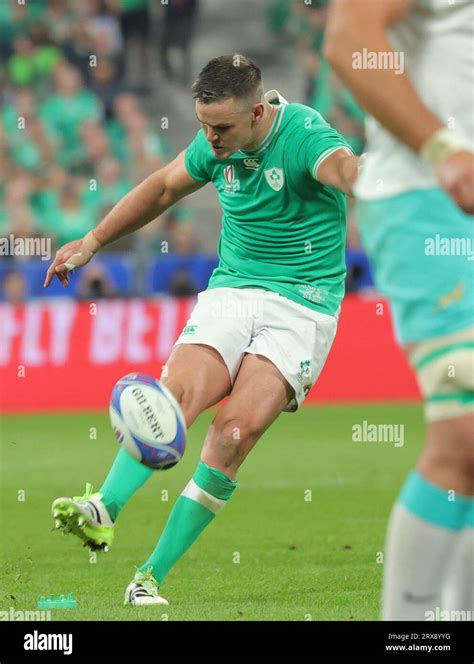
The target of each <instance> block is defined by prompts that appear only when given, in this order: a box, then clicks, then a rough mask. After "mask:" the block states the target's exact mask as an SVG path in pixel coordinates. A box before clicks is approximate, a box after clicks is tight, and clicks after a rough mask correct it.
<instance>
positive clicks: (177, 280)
mask: <svg viewBox="0 0 474 664" xmlns="http://www.w3.org/2000/svg"><path fill="white" fill-rule="evenodd" d="M168 293H169V294H170V295H172V296H173V297H191V296H192V295H196V294H197V290H196V286H195V285H194V279H193V277H192V275H191V272H190V271H189V270H187V269H185V268H182V269H179V270H177V271H176V272H175V273H174V274H173V276H172V277H171V279H170V280H169V282H168Z"/></svg>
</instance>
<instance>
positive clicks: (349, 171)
mask: <svg viewBox="0 0 474 664" xmlns="http://www.w3.org/2000/svg"><path fill="white" fill-rule="evenodd" d="M363 158H364V156H363V155H361V156H360V157H357V156H356V155H353V154H352V152H349V150H347V149H346V148H340V149H339V150H336V151H335V152H333V153H332V154H330V155H329V156H328V157H326V159H324V160H323V161H322V162H321V163H320V164H319V166H318V168H317V170H316V172H315V173H314V177H315V178H316V179H317V180H318V182H321V183H322V184H326V185H328V186H329V187H335V188H336V189H340V190H341V191H343V192H344V193H345V194H349V195H350V196H352V189H353V187H354V184H355V181H356V179H357V174H358V172H359V169H360V168H361V166H362V161H363Z"/></svg>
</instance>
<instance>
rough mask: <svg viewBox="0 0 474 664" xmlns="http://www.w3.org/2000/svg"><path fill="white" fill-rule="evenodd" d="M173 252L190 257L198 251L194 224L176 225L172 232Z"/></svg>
mask: <svg viewBox="0 0 474 664" xmlns="http://www.w3.org/2000/svg"><path fill="white" fill-rule="evenodd" d="M171 251H172V252H173V253H176V254H181V255H182V256H190V255H192V254H195V253H196V251H197V240H196V234H195V231H194V226H193V225H192V224H185V223H181V224H176V226H174V227H173V229H172V230H171Z"/></svg>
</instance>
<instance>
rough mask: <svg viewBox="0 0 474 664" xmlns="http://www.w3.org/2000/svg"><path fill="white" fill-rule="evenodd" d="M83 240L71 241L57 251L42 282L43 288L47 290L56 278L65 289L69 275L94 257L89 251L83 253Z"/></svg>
mask: <svg viewBox="0 0 474 664" xmlns="http://www.w3.org/2000/svg"><path fill="white" fill-rule="evenodd" d="M83 244H84V241H83V240H73V241H72V242H68V243H67V244H65V245H64V246H63V247H61V249H58V251H57V252H56V256H55V258H54V261H53V262H52V263H51V265H50V266H49V269H48V272H47V273H46V279H45V281H44V287H45V288H47V287H48V286H49V284H50V283H51V281H52V280H53V278H54V275H56V276H57V278H58V279H59V281H60V282H61V283H62V285H63V286H64V287H65V288H66V287H67V286H68V285H69V276H70V273H71V272H72V271H73V270H75V269H76V268H77V267H82V266H83V265H86V263H88V262H89V261H90V259H91V258H92V256H93V255H94V254H93V253H92V252H91V251H90V250H86V251H84V246H83Z"/></svg>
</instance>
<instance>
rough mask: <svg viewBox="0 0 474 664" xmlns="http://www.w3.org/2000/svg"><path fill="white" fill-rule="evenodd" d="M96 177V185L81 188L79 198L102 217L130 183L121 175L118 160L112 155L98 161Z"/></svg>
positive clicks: (130, 187)
mask: <svg viewBox="0 0 474 664" xmlns="http://www.w3.org/2000/svg"><path fill="white" fill-rule="evenodd" d="M96 178H97V186H96V187H95V188H93V189H91V188H90V186H87V187H86V188H85V189H83V192H82V196H81V200H82V202H83V204H84V205H86V206H88V207H89V208H92V207H95V208H97V210H98V214H99V216H100V217H103V216H105V215H106V214H107V212H108V211H109V210H110V209H111V208H112V207H113V206H114V205H116V203H118V202H119V200H120V199H121V198H123V197H124V196H125V195H126V194H128V192H129V191H130V189H132V183H131V182H130V181H129V180H127V179H126V178H125V177H124V176H123V174H122V172H121V167H120V162H119V161H117V159H114V157H104V158H103V159H102V160H101V161H100V162H98V164H97V169H96Z"/></svg>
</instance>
